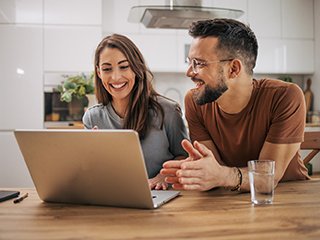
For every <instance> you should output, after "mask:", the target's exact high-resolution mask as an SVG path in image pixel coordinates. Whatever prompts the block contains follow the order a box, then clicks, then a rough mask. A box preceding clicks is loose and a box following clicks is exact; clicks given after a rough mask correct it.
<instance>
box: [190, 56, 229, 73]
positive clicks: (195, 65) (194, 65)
mask: <svg viewBox="0 0 320 240" xmlns="http://www.w3.org/2000/svg"><path fill="white" fill-rule="evenodd" d="M232 60H233V58H229V59H221V60H217V61H212V62H200V61H199V60H197V59H195V58H193V59H191V60H190V59H189V58H187V62H188V64H189V66H190V65H191V67H192V71H193V73H194V74H197V73H199V71H200V69H201V68H204V67H206V66H208V65H209V64H211V63H220V62H228V61H232Z"/></svg>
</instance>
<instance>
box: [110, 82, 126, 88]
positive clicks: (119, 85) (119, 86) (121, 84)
mask: <svg viewBox="0 0 320 240" xmlns="http://www.w3.org/2000/svg"><path fill="white" fill-rule="evenodd" d="M110 85H111V86H112V87H113V88H116V89H119V88H122V87H123V86H124V85H126V83H120V84H110Z"/></svg>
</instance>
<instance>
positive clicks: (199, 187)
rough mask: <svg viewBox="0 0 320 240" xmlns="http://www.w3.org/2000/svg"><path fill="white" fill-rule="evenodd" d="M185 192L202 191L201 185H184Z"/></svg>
mask: <svg viewBox="0 0 320 240" xmlns="http://www.w3.org/2000/svg"><path fill="white" fill-rule="evenodd" d="M182 187H183V190H202V188H201V186H200V185H199V184H192V185H182Z"/></svg>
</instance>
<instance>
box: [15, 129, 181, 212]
mask: <svg viewBox="0 0 320 240" xmlns="http://www.w3.org/2000/svg"><path fill="white" fill-rule="evenodd" d="M14 134H15V137H16V140H17V142H18V144H19V147H20V150H21V152H22V155H23V157H24V160H25V162H26V164H27V167H28V169H29V172H30V175H31V177H32V180H33V182H34V185H35V187H36V190H37V192H38V195H39V197H40V198H41V199H42V200H43V201H45V202H59V203H74V204H92V205H106V206H117V207H132V208H147V209H153V208H158V207H160V206H161V205H162V204H164V203H166V202H168V201H169V200H171V199H173V198H175V197H176V196H178V195H179V192H178V191H155V190H153V191H150V188H149V184H148V176H147V172H146V167H145V163H144V158H143V152H142V149H141V146H140V140H139V136H138V134H137V132H135V131H133V130H43V129H42V130H15V132H14Z"/></svg>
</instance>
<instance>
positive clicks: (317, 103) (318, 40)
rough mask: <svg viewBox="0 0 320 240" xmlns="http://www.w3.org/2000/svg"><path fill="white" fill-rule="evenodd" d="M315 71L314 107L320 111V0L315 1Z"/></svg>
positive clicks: (313, 85) (313, 78)
mask: <svg viewBox="0 0 320 240" xmlns="http://www.w3.org/2000/svg"><path fill="white" fill-rule="evenodd" d="M314 38H315V39H314V40H315V73H314V75H313V76H312V80H313V82H312V90H313V93H314V108H315V109H316V110H318V111H320V0H315V1H314Z"/></svg>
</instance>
